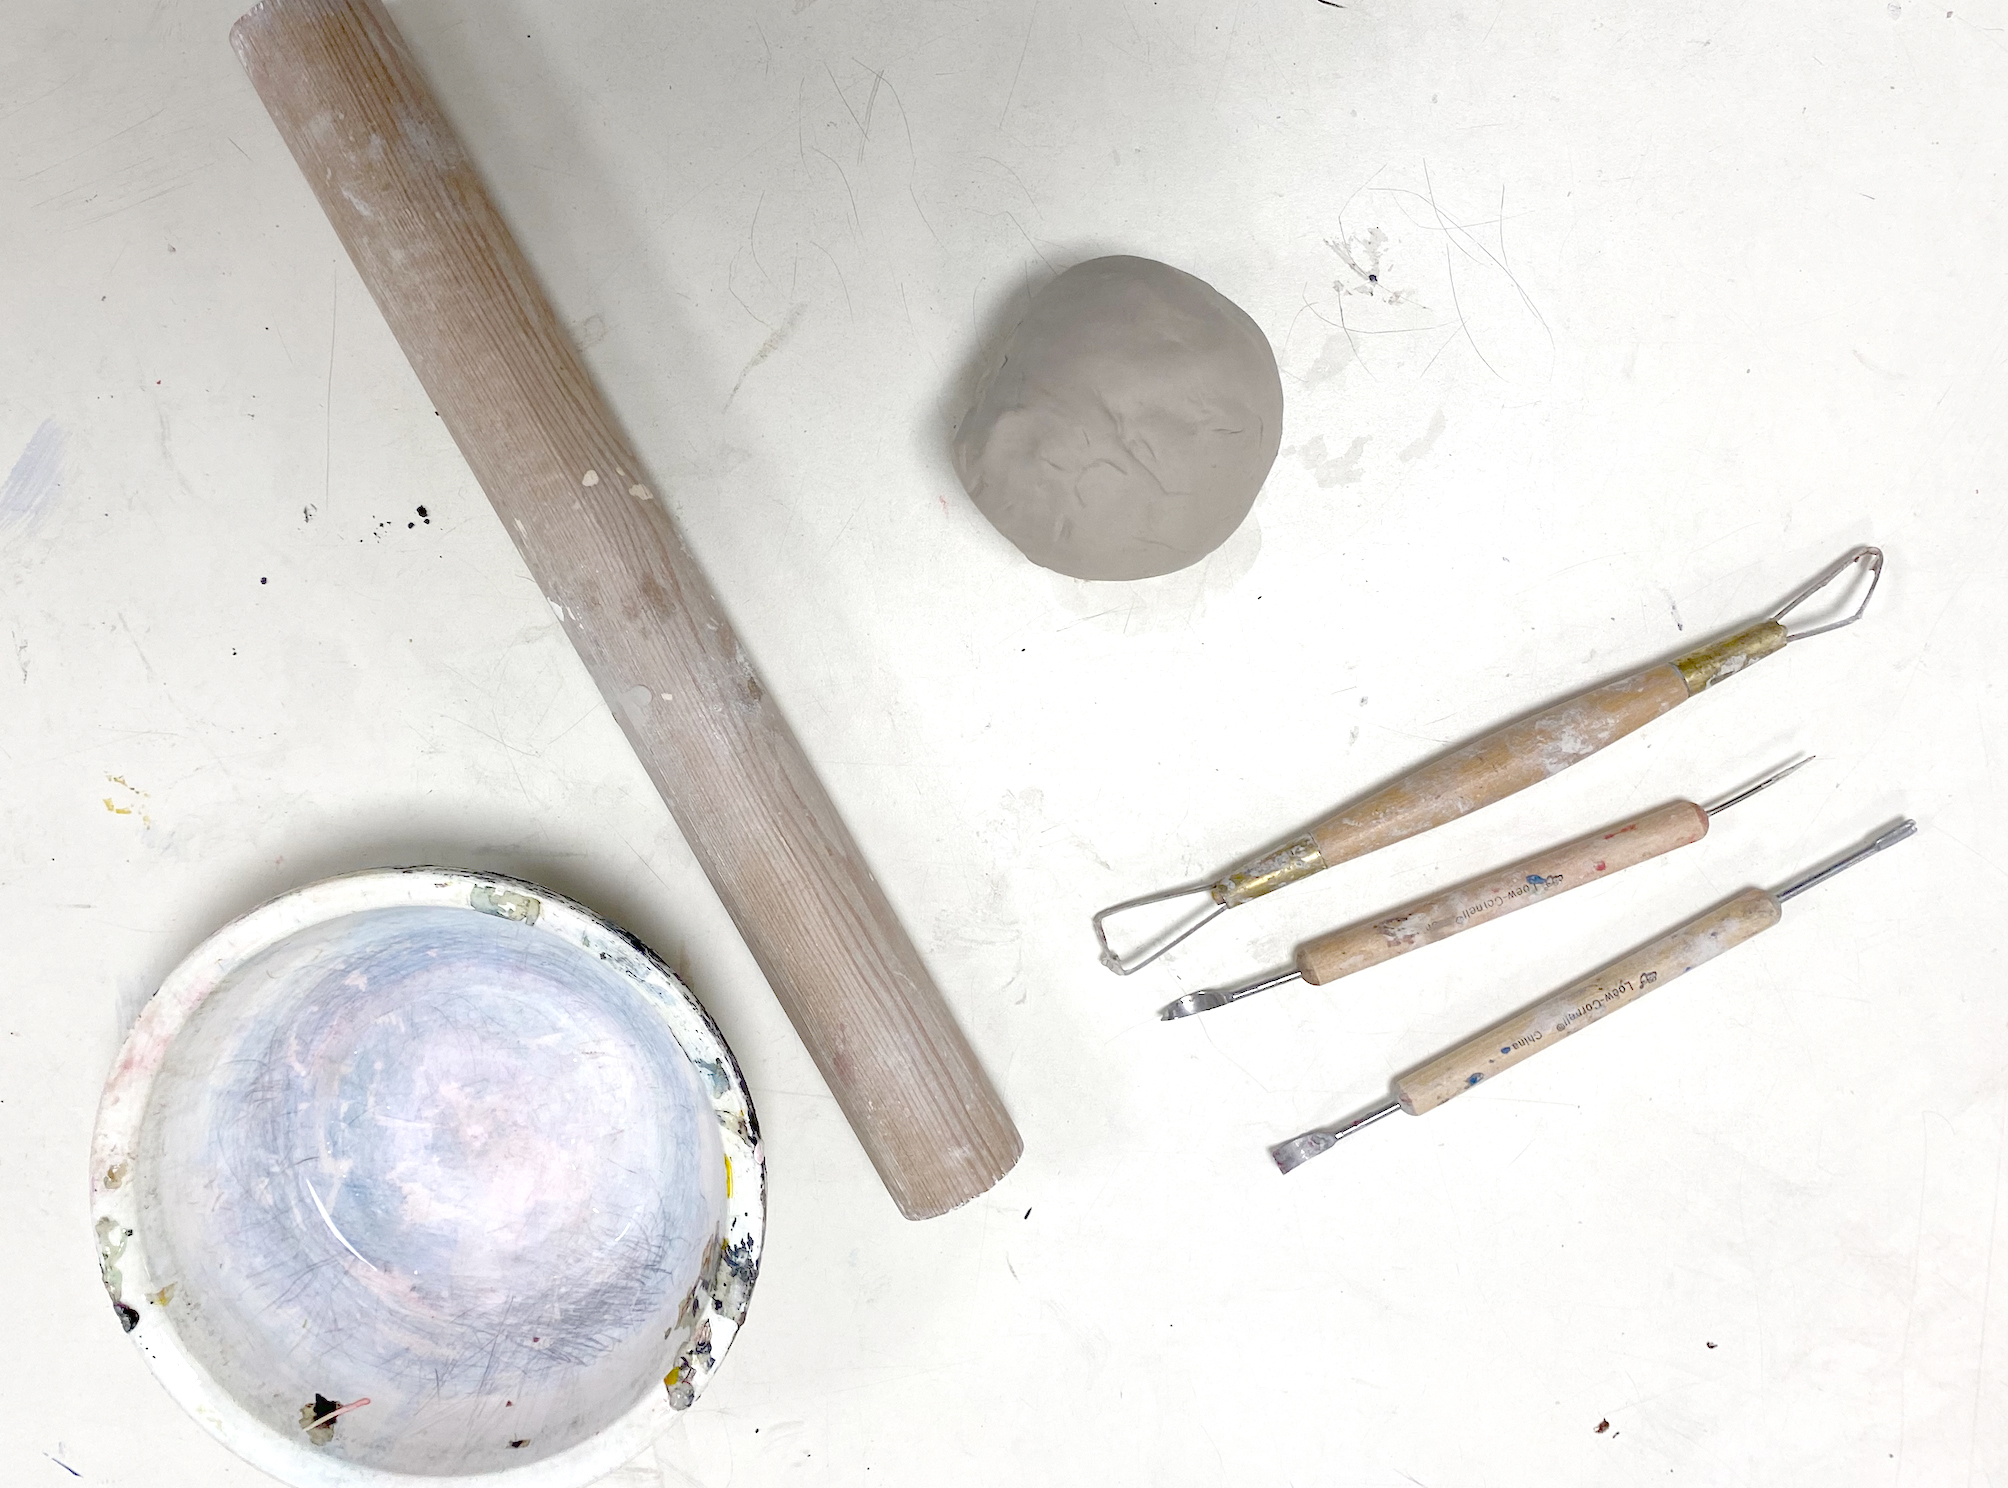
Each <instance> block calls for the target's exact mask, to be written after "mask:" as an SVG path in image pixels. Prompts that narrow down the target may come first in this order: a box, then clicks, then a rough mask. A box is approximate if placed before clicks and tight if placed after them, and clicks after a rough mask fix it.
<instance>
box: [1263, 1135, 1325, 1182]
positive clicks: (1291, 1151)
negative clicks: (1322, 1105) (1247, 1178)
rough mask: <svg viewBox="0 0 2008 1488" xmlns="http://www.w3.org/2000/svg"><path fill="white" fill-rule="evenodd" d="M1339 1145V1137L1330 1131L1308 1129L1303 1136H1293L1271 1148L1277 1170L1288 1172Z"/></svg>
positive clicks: (1271, 1155) (1270, 1154) (1270, 1151)
mask: <svg viewBox="0 0 2008 1488" xmlns="http://www.w3.org/2000/svg"><path fill="white" fill-rule="evenodd" d="M1338 1145H1339V1139H1338V1138H1337V1137H1335V1136H1333V1135H1332V1134H1331V1133H1330V1132H1328V1131H1308V1132H1305V1133H1304V1134H1303V1135H1302V1136H1301V1137H1292V1138H1290V1140H1289V1141H1287V1142H1278V1143H1277V1144H1276V1145H1275V1146H1274V1147H1271V1148H1270V1149H1269V1156H1270V1157H1271V1158H1272V1159H1274V1161H1275V1164H1276V1171H1278V1172H1279V1173H1287V1172H1289V1171H1291V1170H1292V1169H1293V1168H1300V1167H1302V1166H1303V1165H1304V1164H1305V1163H1307V1162H1309V1161H1310V1160H1311V1159H1312V1158H1314V1157H1320V1156H1322V1155H1323V1154H1325V1153H1327V1152H1330V1151H1331V1150H1332V1149H1333V1148H1334V1147H1336V1146H1338Z"/></svg>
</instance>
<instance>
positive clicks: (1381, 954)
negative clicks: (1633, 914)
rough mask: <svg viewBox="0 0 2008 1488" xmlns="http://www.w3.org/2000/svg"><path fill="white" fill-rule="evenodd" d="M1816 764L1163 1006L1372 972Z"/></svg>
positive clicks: (1677, 804)
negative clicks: (1259, 974) (1276, 968)
mask: <svg viewBox="0 0 2008 1488" xmlns="http://www.w3.org/2000/svg"><path fill="white" fill-rule="evenodd" d="M1811 763H1812V756H1810V755H1808V756H1806V757H1805V758H1804V759H1799V760H1795V761H1793V762H1792V763H1791V764H1789V765H1787V766H1785V768H1784V769H1782V770H1777V771H1774V772H1773V773H1772V774H1770V775H1768V776H1766V777H1765V778H1764V779H1762V780H1760V781H1758V782H1757V783H1756V784H1755V785H1752V786H1749V787H1747V788H1745V789H1743V790H1740V791H1738V792H1736V794H1734V795H1733V796H1730V797H1729V798H1728V799H1727V800H1723V801H1717V802H1716V803H1715V804H1714V805H1713V806H1706V807H1704V806H1697V805H1695V804H1694V802H1692V801H1674V802H1672V803H1670V804H1668V805H1665V806H1662V807H1660V808H1659V809H1658V810H1656V811H1648V812H1647V813H1646V814H1645V815H1644V816H1641V817H1636V818H1634V819H1633V820H1631V821H1627V822H1620V823H1619V824H1618V825H1616V826H1614V827H1604V828H1600V829H1599V830H1597V831H1595V832H1589V833H1586V834H1584V835H1583V836H1581V837H1578V838H1576V840H1575V841H1573V842H1564V843H1562V844H1561V845H1560V846H1559V847H1551V848H1548V849H1546V850H1544V851H1542V852H1537V853H1535V854H1533V855H1532V856H1530V857H1525V858H1522V859H1521V860H1520V861H1519V862H1517V863H1509V864H1508V865H1507V866H1506V867H1504V868H1497V869H1494V870H1493V871H1492V872H1490V873H1486V874H1481V875H1480V876H1479V877H1477V878H1474V879H1469V880H1467V881H1466V882H1464V883H1461V884H1458V885H1457V886H1456V887H1455V888H1449V889H1444V890H1442V891H1441V892H1440V893H1435V894H1430V895H1427V896H1425V897H1423V898H1421V899H1417V900H1415V901H1413V902H1412V903H1409V904H1405V905H1403V906H1402V907H1401V908H1400V909H1397V910H1396V911H1395V912H1394V913H1393V914H1388V915H1381V916H1379V917H1377V918H1375V919H1371V920H1363V921H1361V922H1360V923H1359V924H1357V925H1348V926H1346V927H1345V929H1343V930H1334V931H1332V932H1331V933H1330V934H1329V935H1321V936H1318V937H1317V938H1316V939H1314V940H1307V941H1305V942H1304V943H1303V944H1302V945H1300V946H1298V947H1297V955H1296V960H1295V963H1294V964H1293V965H1292V966H1291V968H1290V969H1289V970H1288V971H1285V972H1279V973H1278V974H1276V975H1274V976H1268V977H1264V978H1262V979H1261V980H1260V981H1255V982H1250V983H1248V984H1247V985H1246V986H1241V987H1231V988H1227V989H1224V990H1221V991H1215V992H1188V993H1186V995H1185V996H1183V997H1181V998H1179V999H1178V1000H1177V1001H1176V1002H1173V1003H1171V1004H1170V1005H1169V1006H1167V1007H1165V1008H1164V1009H1162V1010H1161V1011H1160V1012H1159V1014H1158V1016H1159V1017H1161V1018H1164V1019H1167V1020H1169V1019H1173V1018H1189V1017H1191V1016H1192V1015H1193V1014H1194V1013H1204V1012H1210V1011H1212V1010H1213V1009H1214V1008H1217V1007H1225V1006H1227V1004H1229V1003H1231V1002H1240V1001H1242V1000H1243V999H1244V998H1249V997H1253V996H1254V995H1255V994H1256V993H1258V992H1267V991H1268V990H1269V989H1270V988H1271V987H1280V986H1282V985H1284V983H1286V982H1293V981H1298V980H1302V981H1304V982H1307V983H1309V984H1310V985H1311V986H1313V987H1321V986H1324V985H1325V984H1326V983H1328V982H1335V981H1337V980H1338V979H1339V978H1340V977H1346V976H1351V975H1352V974H1353V973H1354V972H1356V971H1365V970H1366V969H1367V968H1368V967H1370V966H1378V965H1380V964H1381V963H1382V962H1383V961H1392V960H1393V959H1394V958H1395V957H1396V956H1401V955H1405V954H1407V953H1408V952H1409V951H1413V950H1418V949H1420V948H1421V947H1423V946H1426V945H1434V944H1436V942H1438V941H1440V940H1448V939H1449V938H1450V937H1451V936H1453V935H1461V934H1463V933H1464V932H1465V931H1466V930H1471V929H1475V928H1476V927H1477V926H1479V925H1485V924H1490V923H1491V922H1492V921H1493V920H1497V919H1500V918H1502V917H1504V916H1506V915H1509V914H1513V913H1515V912H1516V911H1518V910H1522V909H1526V908H1527V907H1528V906H1529V905H1534V904H1540V903H1542V902H1544V901H1545V900H1549V899H1552V898H1554V897H1555V896H1556V895H1557V894H1566V893H1568V892H1569V890H1571V889H1580V888H1581V887H1582V886H1583V885H1584V884H1586V883H1591V882H1594V881H1595V880H1597V879H1600V878H1609V877H1610V876H1611V875H1612V874H1614V873H1622V872H1623V871H1624V870H1625V869H1627V868H1633V867H1636V866H1637V865H1638V864H1640V863H1643V862H1646V861H1647V860H1649V859H1651V858H1656V857H1658V856H1659V855H1660V854H1661V853H1669V852H1672V851H1673V850H1674V849H1675V848H1677V847H1686V846H1687V845H1688V844H1689V843H1691V842H1699V841H1700V840H1701V839H1702V838H1704V837H1706V836H1707V835H1708V823H1709V821H1710V820H1711V819H1712V818H1714V817H1716V816H1718V815H1720V814H1721V813H1722V812H1724V811H1727V810H1728V809H1729V808H1730V807H1732V806H1735V805H1739V804H1741V803H1742V802H1744V801H1747V800H1749V799H1750V798H1751V797H1752V796H1754V795H1756V794H1757V793H1758V792H1759V791H1761V790H1768V789H1770V787H1772V786H1774V785H1776V784H1777V783H1778V782H1779V781H1781V780H1783V779H1784V778H1785V777H1786V776H1787V775H1790V774H1791V773H1792V772H1793V771H1794V770H1797V769H1799V768H1801V767H1802V766H1804V765H1808V764H1811Z"/></svg>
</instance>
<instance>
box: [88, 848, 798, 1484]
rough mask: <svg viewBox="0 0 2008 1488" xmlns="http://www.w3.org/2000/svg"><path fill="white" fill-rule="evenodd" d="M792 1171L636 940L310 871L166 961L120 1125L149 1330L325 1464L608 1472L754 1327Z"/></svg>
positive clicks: (552, 910)
mask: <svg viewBox="0 0 2008 1488" xmlns="http://www.w3.org/2000/svg"><path fill="white" fill-rule="evenodd" d="M765 1187H766V1174H765V1165H764V1160H763V1156H762V1152H761V1147H760V1138H759V1128H758V1125H757V1121H756V1118H755V1115H754V1110H753V1104H752V1100H751V1097H750V1095H749V1093H748V1091H747V1089H746V1084H745V1081H744V1079H743V1077H742V1076H741V1074H740V1071H739V1068H738V1065H737V1062H736V1061H735V1060H734V1059H733V1057H732V1052H731V1050H730V1049H729V1048H727V1047H726V1044H725V1041H724V1039H723V1038H722V1037H721V1036H720V1035H719V1032H718V1029H717V1027H716V1026H715V1025H714V1024H713V1023H712V1021H711V1018H710V1017H709V1015H708V1014H706V1013H705V1011H704V1009H703V1007H702V1006H701V1005H700V1004H699V1003H698V1002H697V1000H696V999H695V998H694V997H693V996H692V995H691V994H690V992H689V990H688V989H687V988H686V987H684V985H683V984H682V982H681V981H679V980H678V979H677V977H676V976H675V974H674V973H673V972H671V971H670V970H669V969H668V968H667V967H666V966H664V965H663V964H662V962H661V961H659V960H658V959H657V958H656V957H655V956H653V955H652V954H651V953H650V952H649V951H648V950H647V949H646V948H645V947H644V946H642V945H641V944H640V943H639V942H638V941H636V940H635V939H634V938H633V937H632V936H629V935H627V934H626V933H625V932H623V931H621V930H620V929H618V928H617V927H615V926H613V925H610V924H608V923H607V922H606V921H604V920H602V919H600V918H599V917H598V916H596V915H594V914H592V913H591V912H590V911H588V910H586V909H584V908H583V907H581V906H579V905H577V904H574V903H572V902H571V901H569V900H567V899H564V898H563V897H561V896H559V895H556V894H552V893H549V892H547V891H546V890H543V889H541V888H538V887H537V886H535V885H533V884H527V883H523V882H521V881H519V880H514V879H509V878H504V877H499V876H496V875H493V874H478V873H471V872H466V871H463V870H459V869H440V868H399V869H381V870H373V871H370V872H366V873H358V874H351V875H348V876H345V877H342V878H335V879H329V880H326V881H324V882H321V883H317V884H311V885H308V886H307V887H305V888H301V889H297V890H294V891H293V892H291V893H288V894H285V895H282V896H281V897H279V898H277V899H274V900H272V901H271V902H269V903H267V904H265V905H263V906H261V907H260V908H258V909H255V910H253V911H252V912H251V913H249V914H247V915H245V916H243V917H242V918H240V919H238V920H235V921H233V922H232V923H231V924H229V925H226V926H224V927H223V928H222V929H221V930H219V931H217V932H216V933H215V934H214V935H212V936H211V937H210V938H209V939H208V940H207V941H205V942H204V943H203V944H202V945H201V946H199V947H197V949H196V950H195V951H194V952H192V953H191V954H190V955H189V956H188V957H187V959H185V960H184V961H183V962H182V964H181V965H180V966H178V967H177V968H176V969H175V970H174V971H173V972H172V973H171V974H170V975H169V976H168V978H167V979H166V981H165V982H163V983H162V985H161V988H160V991H159V993H158V994H157V995H156V996H155V997H154V999H153V1000H152V1002H150V1003H149V1004H148V1006H147V1007H146V1009H145V1011H144V1012H143V1013H142V1014H141V1016H140V1018H139V1020H138V1021H137V1022H136V1023H135V1025H134V1027H133V1029H132V1031H131V1033H130V1035H129V1036H128V1038H127V1040H126V1043H125V1046H124V1048H123V1049H122V1050H121V1052H120V1055H119V1058H118V1061H117V1064H116V1065H115V1066H114V1068H113V1071H112V1073H111V1076H110V1078H109V1080H108V1081H107V1083H106V1087H105V1093H104V1098H103V1102H102V1104H101V1106H100V1108H99V1114H98V1127H97V1133H96V1136H95V1138H94V1141H93V1144H92V1157H91V1198H92V1217H93V1221H94V1229H95V1239H96V1243H97V1251H98V1260H99V1266H100V1270H101V1273H102V1275H103V1277H104V1282H105V1287H106V1291H107V1293H108V1295H109V1298H110V1301H111V1307H112V1311H113V1313H114V1315H115V1317H116V1320H117V1325H118V1326H121V1327H123V1328H124V1329H125V1331H126V1332H128V1333H129V1334H130V1335H131V1337H132V1339H133V1341H134V1343H136V1344H137V1345H138V1346H139V1348H140V1350H141V1352H142V1353H143V1354H144V1356H145V1357H146V1359H147V1361H148V1363H149V1364H150V1365H151V1367H152V1368H153V1371H154V1373H155V1375H156V1376H157V1377H158V1378H159V1379H160V1381H161V1383H162V1384H163V1385H165V1386H166V1388H167V1389H168V1391H169V1393H170V1394H172V1395H173V1396H174V1397H175V1398H176V1399H177V1400H178V1401H179V1402H180V1403H181V1404H182V1405H183V1406H184V1407H185V1408H186V1409H187V1410H188V1411H189V1412H190V1413H191V1414H193V1415H194V1416H195V1417H196V1419H197V1420H198V1421H200V1422H201V1423H202V1424H203V1425H204V1426H205V1427H206V1428H207V1429H208V1430H209V1431H210V1432H211V1433H212V1434H213V1435H215V1436H216V1437H218V1438H219V1439H220V1440H221V1441H223V1442H224V1444H225V1445H227V1446H229V1447H230V1448H231V1449H232V1450H234V1451H235V1452H237V1453H238V1454H239V1455H240V1456H242V1457H244V1458H245V1459H246V1460H248V1461H249V1462H251V1463H252V1464H253V1465H255V1466H257V1467H259V1468H260V1469H262V1470H263V1471H265V1472H268V1473H270V1474H272V1475H273V1476H275V1477H277V1478H279V1479H281V1480H283V1481H285V1482H288V1483H292V1484H296V1485H299V1488H353V1485H358V1484H377V1485H382V1484H388V1483H390V1482H393V1481H395V1482H397V1483H399V1484H402V1485H409V1488H419V1485H422V1484H427V1483H437V1484H441V1485H444V1484H446V1483H448V1482H451V1483H454V1484H457V1485H462V1488H478V1485H481V1484H484V1483H487V1482H490V1481H495V1482H502V1481H506V1482H507V1483H508V1484H509V1485H510V1488H581V1485H584V1484H587V1483H590V1482H592V1481H594V1480H595V1479H597V1478H599V1477H601V1476H603V1475H604V1474H606V1473H608V1472H610V1471H612V1470H614V1469H615V1468H617V1467H619V1466H621V1465H622V1464H624V1463H625V1462H627V1461H629V1460H630V1459H631V1458H632V1457H633V1456H634V1455H635V1454H636V1453H637V1452H639V1451H641V1450H642V1449H643V1448H645V1447H646V1446H647V1445H648V1443H649V1441H650V1440H652V1439H653V1437H654V1436H655V1435H656V1433H657V1432H659V1431H660V1430H661V1429H662V1428H663V1427H664V1426H666V1425H667V1424H668V1423H669V1421H670V1420H671V1419H673V1417H674V1415H675V1413H676V1412H677V1411H679V1410H681V1409H684V1408H686V1407H687V1406H689V1405H690V1403H691V1402H692V1401H693V1400H694V1399H695V1398H696V1396H697V1395H698V1393H699V1392H701V1391H702V1390H703V1388H704V1387H705V1385H706V1383H707V1382H708V1381H709V1380H710V1377H711V1375H712V1373H713V1372H714V1371H715V1370H716V1368H717V1367H718V1363H719V1360H720V1359H722V1358H723V1356H724V1354H725V1351H726V1349H727V1347H729V1345H730V1343H731V1341H732V1338H733V1336H734V1335H735V1334H736V1333H737V1331H738V1329H739V1327H740V1326H741V1325H742V1323H743V1322H744V1320H745V1315H746V1308H747V1303H748V1300H749V1298H750V1294H751V1291H752V1287H753V1284H754V1280H755V1278H756V1277H757V1275H758V1271H759V1265H760V1253H761V1244H762V1238H763V1231H764V1221H765V1201H766V1193H765Z"/></svg>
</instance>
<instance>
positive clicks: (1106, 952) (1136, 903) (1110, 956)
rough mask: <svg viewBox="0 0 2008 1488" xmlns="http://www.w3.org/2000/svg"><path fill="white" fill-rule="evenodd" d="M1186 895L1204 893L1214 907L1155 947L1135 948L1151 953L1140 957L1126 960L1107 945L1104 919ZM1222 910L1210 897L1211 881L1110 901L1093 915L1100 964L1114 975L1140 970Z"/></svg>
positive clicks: (1222, 906)
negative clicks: (1112, 902) (1115, 901)
mask: <svg viewBox="0 0 2008 1488" xmlns="http://www.w3.org/2000/svg"><path fill="white" fill-rule="evenodd" d="M1188 894H1204V895H1205V896H1206V897H1207V900H1208V901H1209V902H1210V903H1212V905H1213V907H1212V908H1211V909H1209V910H1208V911H1207V912H1206V913H1205V914H1203V915H1201V916H1200V917H1199V918H1198V919H1196V920H1194V921H1193V922H1192V923H1191V924H1190V925H1187V926H1185V927H1184V928H1183V929H1181V930H1179V931H1178V933H1177V934H1176V935H1173V936H1172V937H1171V938H1170V939H1169V940H1166V941H1164V942H1162V943H1161V944H1159V945H1157V946H1156V947H1155V948H1152V947H1151V946H1150V943H1149V942H1145V944H1144V945H1143V946H1140V947H1138V948H1137V949H1138V950H1149V952H1150V954H1148V955H1146V956H1144V957H1143V958H1142V959H1141V960H1125V959H1124V958H1123V957H1122V956H1120V955H1118V954H1117V953H1116V951H1115V950H1114V948H1113V947H1111V946H1110V945H1109V937H1108V931H1107V930H1106V929H1105V928H1104V927H1103V924H1102V921H1104V920H1106V919H1107V918H1108V917H1109V916H1110V915H1114V914H1121V913H1122V912H1123V911H1124V910H1126V909H1140V908H1142V907H1143V906H1144V905H1146V904H1162V903H1164V902H1165V901H1166V900H1169V899H1182V898H1184V897H1185V896H1186V895H1188ZM1225 913H1227V906H1226V905H1224V904H1222V903H1220V902H1219V901H1218V900H1215V899H1214V898H1213V886H1212V885H1211V884H1187V885H1186V886H1184V887H1183V888H1177V889H1165V890H1163V891H1162V892H1160V893H1156V894H1145V895H1144V896H1143V897H1141V898H1139V899H1125V900H1123V902H1122V903H1120V904H1111V905H1110V906H1109V907H1108V908H1107V909H1105V910H1103V911H1102V912H1101V913H1099V914H1097V915H1096V916H1095V939H1096V940H1098V941H1100V942H1101V947H1102V957H1101V960H1102V965H1104V966H1106V967H1107V968H1108V969H1109V970H1110V971H1112V972H1114V973H1115V974H1116V975H1117V976H1128V975H1129V974H1130V973H1131V972H1133V971H1141V970H1143V968H1144V967H1146V966H1148V965H1150V963H1151V962H1153V961H1155V960H1156V959H1157V958H1158V957H1159V956H1162V955H1163V954H1164V953H1165V952H1166V951H1168V950H1170V949H1171V948H1172V947H1173V946H1175V945H1177V944H1178V943H1179V942H1180V941H1181V940H1184V939H1185V938H1186V937H1187V936H1188V935H1191V934H1192V933H1193V932H1194V931H1195V930H1197V929H1199V927H1200V926H1202V925H1204V924H1206V923H1207V922H1208V921H1209V920H1212V919H1213V918H1215V917H1216V916H1218V915H1223V914H1225ZM1131 954H1132V955H1135V954H1136V953H1135V952H1132V953H1131Z"/></svg>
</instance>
